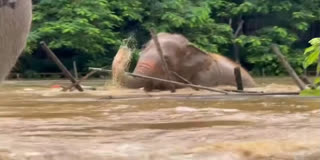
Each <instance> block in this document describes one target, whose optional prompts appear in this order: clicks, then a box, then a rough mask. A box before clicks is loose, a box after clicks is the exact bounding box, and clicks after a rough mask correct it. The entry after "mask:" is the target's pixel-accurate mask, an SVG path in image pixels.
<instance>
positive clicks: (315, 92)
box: [300, 88, 320, 96]
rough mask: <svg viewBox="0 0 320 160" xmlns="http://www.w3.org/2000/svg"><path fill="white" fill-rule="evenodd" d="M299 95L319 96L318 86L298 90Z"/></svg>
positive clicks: (319, 89)
mask: <svg viewBox="0 0 320 160" xmlns="http://www.w3.org/2000/svg"><path fill="white" fill-rule="evenodd" d="M300 96H320V88H318V89H305V90H303V91H301V92H300Z"/></svg>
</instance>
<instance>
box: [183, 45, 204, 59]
mask: <svg viewBox="0 0 320 160" xmlns="http://www.w3.org/2000/svg"><path fill="white" fill-rule="evenodd" d="M191 54H207V53H206V52H205V51H203V50H201V49H200V48H199V47H197V46H196V45H195V44H193V43H189V44H188V45H187V56H190V55H191Z"/></svg>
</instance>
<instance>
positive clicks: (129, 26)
mask: <svg viewBox="0 0 320 160" xmlns="http://www.w3.org/2000/svg"><path fill="white" fill-rule="evenodd" d="M33 2H34V18H33V21H34V22H33V29H32V32H31V35H30V37H29V42H28V47H27V52H28V53H37V51H38V47H39V46H38V43H39V41H41V40H44V41H46V42H47V43H49V47H50V48H53V49H54V50H55V52H57V53H58V54H59V55H64V56H67V55H69V54H76V55H78V56H81V57H82V58H81V61H82V63H85V64H86V66H104V65H107V64H110V63H111V61H112V58H113V56H114V54H115V53H116V51H117V49H118V47H119V46H120V44H121V41H122V40H123V39H126V38H128V37H130V36H134V37H135V38H136V39H137V42H138V46H137V48H141V47H142V44H144V43H145V42H146V41H148V40H149V39H150V35H149V32H148V30H149V29H150V28H155V29H156V30H157V31H158V32H162V31H163V32H176V33H181V34H183V35H185V36H186V37H187V38H188V39H189V40H190V41H192V42H193V43H195V44H196V45H198V46H199V47H201V48H202V49H205V50H207V51H209V52H216V53H221V54H224V55H227V56H232V54H233V52H235V51H236V48H237V47H234V46H235V45H236V46H238V47H239V53H240V59H241V63H242V64H244V65H245V66H246V67H247V68H249V69H252V71H254V72H256V73H259V72H261V69H262V68H264V70H265V72H266V73H269V74H276V75H280V74H283V73H285V72H284V71H283V69H282V67H280V66H279V63H278V62H277V58H276V56H275V55H274V54H273V53H272V51H271V50H270V45H271V44H272V43H277V44H279V46H280V49H281V51H282V52H283V53H284V54H285V55H286V56H287V57H288V58H289V61H290V63H291V64H292V65H293V67H294V68H295V69H296V70H297V71H298V72H300V73H301V72H302V71H303V59H304V57H303V56H301V53H302V52H303V48H305V47H306V45H307V41H306V40H305V39H311V38H312V37H315V34H320V30H319V29H315V30H316V31H311V30H310V28H312V27H313V26H316V27H317V25H318V26H319V24H320V18H319V17H320V10H319V9H318V8H319V6H320V0H308V1H305V0H282V1H276V0H201V1H199V0H175V1H173V0H161V1H160V0H130V1H129V0H55V1H52V0H33ZM242 22H243V23H242ZM240 24H243V26H242V27H239V26H240ZM318 28H319V27H318ZM237 31H238V35H237V36H235V33H236V32H237ZM35 55H36V54H35ZM64 56H62V58H63V57H64Z"/></svg>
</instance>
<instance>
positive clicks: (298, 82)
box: [271, 44, 306, 90]
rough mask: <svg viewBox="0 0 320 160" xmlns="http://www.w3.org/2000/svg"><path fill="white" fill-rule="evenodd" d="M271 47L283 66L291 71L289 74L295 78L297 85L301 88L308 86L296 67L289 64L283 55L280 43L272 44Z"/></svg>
mask: <svg viewBox="0 0 320 160" xmlns="http://www.w3.org/2000/svg"><path fill="white" fill-rule="evenodd" d="M271 48H272V50H273V52H274V53H275V54H276V55H277V56H278V58H279V60H280V62H281V64H282V65H283V67H284V68H285V69H286V70H287V72H288V73H289V75H290V76H291V77H292V79H293V80H294V82H295V83H296V84H297V86H298V87H299V88H300V90H304V89H305V88H306V85H305V84H304V83H303V82H302V80H301V79H300V78H299V76H298V75H297V73H296V72H295V71H294V69H293V68H292V67H291V65H290V64H289V62H288V61H287V60H286V58H285V57H284V56H283V54H282V53H281V51H280V49H279V47H278V45H276V44H272V45H271Z"/></svg>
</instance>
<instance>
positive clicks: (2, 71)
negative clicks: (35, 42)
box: [0, 0, 32, 82]
mask: <svg viewBox="0 0 320 160" xmlns="http://www.w3.org/2000/svg"><path fill="white" fill-rule="evenodd" d="M31 20H32V3H31V0H16V1H8V0H0V56H1V58H0V82H2V81H3V80H4V78H5V77H6V76H7V75H8V73H9V72H10V70H11V68H12V67H13V66H14V65H15V63H16V61H17V59H18V57H19V56H20V54H21V53H22V51H23V49H24V48H25V45H26V41H27V36H28V33H29V31H30V26H31Z"/></svg>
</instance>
